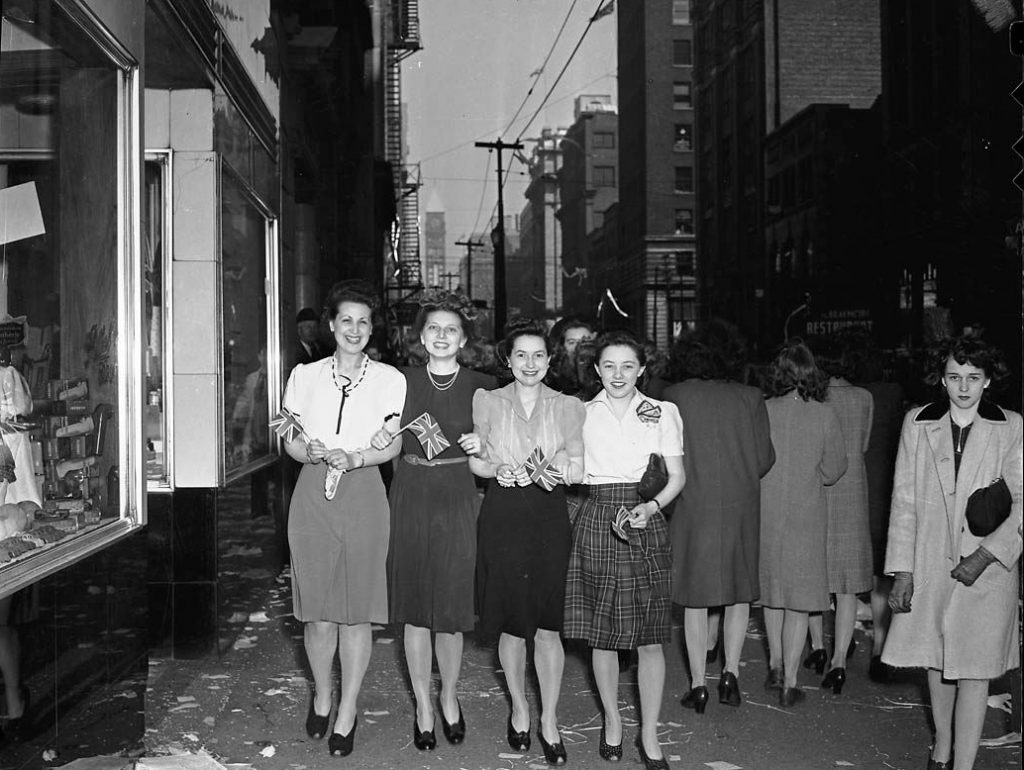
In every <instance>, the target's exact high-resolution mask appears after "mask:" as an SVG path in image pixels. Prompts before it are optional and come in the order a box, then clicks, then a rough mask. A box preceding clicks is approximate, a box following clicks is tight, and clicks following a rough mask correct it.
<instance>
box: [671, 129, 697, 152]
mask: <svg viewBox="0 0 1024 770" xmlns="http://www.w3.org/2000/svg"><path fill="white" fill-rule="evenodd" d="M672 149H673V150H674V151H675V152H689V151H690V150H692V149H693V126H692V125H691V124H690V123H676V128H675V138H674V141H673V143H672Z"/></svg>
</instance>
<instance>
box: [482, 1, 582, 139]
mask: <svg viewBox="0 0 1024 770" xmlns="http://www.w3.org/2000/svg"><path fill="white" fill-rule="evenodd" d="M577 2H578V0H572V4H571V5H570V6H569V10H568V11H566V13H565V18H564V19H562V26H561V27H559V28H558V34H556V35H555V40H554V42H552V43H551V47H550V48H549V49H548V54H547V56H545V57H544V62H543V63H542V64H541V65H540V69H538V70H537V71H536V72H535V73H534V78H533V82H532V83H531V84H530V88H529V90H528V91H527V92H526V96H524V97H523V101H522V102H521V103H520V105H519V109H517V110H516V114H515V115H513V116H512V120H510V121H509V122H508V125H507V126H505V130H504V131H502V132H501V134H500V135H499V136H505V135H506V134H508V131H509V129H510V128H512V124H513V123H515V122H516V118H518V117H519V113H520V112H522V111H523V107H525V106H526V103H527V102H528V101H529V100H530V97H531V96H533V89H534V88H536V87H537V82H538V81H539V80H540V76H541V75H543V74H544V70H545V69H546V68H547V66H548V61H550V59H551V54H553V53H554V52H555V46H557V45H558V41H559V40H560V39H561V38H562V32H563V31H564V30H565V25H566V24H568V23H569V17H570V16H572V12H573V9H574V8H575V7H576V3H577Z"/></svg>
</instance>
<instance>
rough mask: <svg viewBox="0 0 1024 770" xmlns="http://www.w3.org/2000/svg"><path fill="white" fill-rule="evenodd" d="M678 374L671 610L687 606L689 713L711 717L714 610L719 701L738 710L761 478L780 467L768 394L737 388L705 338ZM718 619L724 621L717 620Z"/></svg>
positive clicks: (684, 344)
mask: <svg viewBox="0 0 1024 770" xmlns="http://www.w3.org/2000/svg"><path fill="white" fill-rule="evenodd" d="M672 357H673V368H674V369H675V371H676V372H677V375H678V376H681V377H683V378H685V381H684V382H682V383H680V384H678V385H672V386H670V387H669V388H667V389H666V391H665V399H666V400H667V401H671V402H672V403H673V404H675V405H676V407H677V408H678V409H679V414H680V416H681V417H682V419H683V425H685V426H686V453H685V454H684V455H683V468H684V470H685V472H686V479H687V483H686V486H685V487H683V491H682V493H681V494H680V496H679V501H678V503H677V504H676V507H675V511H674V513H673V516H672V518H671V521H670V522H669V533H670V536H671V540H672V554H673V560H672V601H673V602H675V603H676V604H679V605H681V606H682V607H684V610H683V628H684V631H685V637H686V653H687V658H688V660H689V664H690V691H689V692H688V693H687V694H686V696H685V697H684V698H683V706H685V707H687V708H692V709H695V710H696V711H697V712H698V713H703V712H704V705H705V704H706V703H707V700H708V691H707V687H706V686H705V685H704V672H705V667H706V664H707V659H706V654H705V652H706V649H707V643H708V633H709V628H708V610H709V608H716V607H721V606H724V607H725V638H724V649H725V666H724V668H723V672H722V678H721V680H720V681H719V685H718V696H719V701H720V702H721V703H724V704H726V705H729V706H738V705H739V704H740V690H739V682H738V679H737V677H738V676H739V663H740V653H741V651H742V648H743V641H744V639H745V638H746V633H747V620H748V618H749V616H750V603H751V602H755V601H757V599H758V598H759V597H760V593H761V592H760V586H759V583H758V541H759V535H760V526H761V477H762V476H764V475H765V474H766V473H767V472H768V470H769V469H770V468H771V467H772V464H773V463H774V462H775V451H774V450H773V449H772V442H771V436H770V432H771V431H770V427H769V424H768V411H767V409H765V405H764V398H763V397H762V396H761V391H760V390H758V389H757V388H752V387H749V386H747V385H740V384H738V383H735V382H729V381H728V379H729V374H730V371H731V370H732V369H733V368H734V367H732V366H730V363H731V362H729V361H728V360H727V352H726V351H725V350H723V349H722V348H721V346H718V345H715V344H713V341H712V342H711V343H710V344H709V343H708V342H705V341H704V339H703V336H701V337H698V336H696V335H686V336H684V337H682V338H681V339H680V340H679V342H678V343H676V347H675V350H674V351H673V356H672ZM715 616H716V620H717V613H715Z"/></svg>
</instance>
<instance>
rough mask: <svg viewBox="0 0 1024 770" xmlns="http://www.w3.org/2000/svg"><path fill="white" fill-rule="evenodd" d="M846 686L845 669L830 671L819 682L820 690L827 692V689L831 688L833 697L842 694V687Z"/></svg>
mask: <svg viewBox="0 0 1024 770" xmlns="http://www.w3.org/2000/svg"><path fill="white" fill-rule="evenodd" d="M844 684H846V669H845V668H833V669H830V670H829V672H828V673H827V674H825V678H824V679H822V680H821V689H823V690H827V689H828V688H829V687H831V688H832V694H833V695H839V694H841V693H842V692H843V685H844Z"/></svg>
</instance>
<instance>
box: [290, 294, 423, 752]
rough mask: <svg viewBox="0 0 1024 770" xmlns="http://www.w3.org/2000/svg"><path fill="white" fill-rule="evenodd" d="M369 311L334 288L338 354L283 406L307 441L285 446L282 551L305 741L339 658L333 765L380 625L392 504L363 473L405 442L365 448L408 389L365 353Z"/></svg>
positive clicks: (306, 370)
mask: <svg viewBox="0 0 1024 770" xmlns="http://www.w3.org/2000/svg"><path fill="white" fill-rule="evenodd" d="M376 305H377V301H376V297H375V295H374V294H373V293H372V291H371V290H370V289H369V287H367V286H365V285H364V284H361V283H359V282H354V281H347V282H343V283H338V284H335V285H334V287H333V288H332V289H331V291H330V294H328V296H327V303H326V307H327V311H326V313H327V317H328V319H329V321H330V328H331V332H333V334H334V339H335V341H336V342H337V344H338V347H337V350H336V351H335V353H334V355H333V356H329V357H327V358H324V359H322V360H320V361H314V362H313V363H311V364H300V365H299V366H296V367H295V369H293V370H292V374H291V376H290V377H289V379H288V387H287V388H286V390H285V394H284V406H285V407H286V408H288V409H289V410H290V411H291V412H292V413H294V414H295V415H296V416H297V417H298V419H299V422H301V424H302V426H303V428H304V430H305V434H306V435H305V436H302V437H300V438H297V439H294V440H292V441H288V442H287V443H286V444H285V450H286V451H287V452H288V454H289V455H290V456H291V457H293V458H294V459H295V460H298V461H299V462H300V463H302V464H303V466H302V471H301V472H300V474H299V480H298V483H297V484H296V487H295V493H294V494H293V496H292V501H291V507H290V508H289V514H288V544H289V546H290V548H291V557H292V602H293V605H294V614H295V617H296V619H298V620H300V621H302V622H303V623H305V631H304V634H305V646H306V655H307V656H308V657H309V666H310V668H311V669H312V672H313V682H314V684H315V688H316V689H315V692H314V695H313V699H312V701H311V702H310V704H309V713H308V715H307V717H306V732H307V733H308V734H309V736H310V737H311V738H322V737H323V736H324V735H325V733H326V732H327V727H328V724H329V721H328V720H329V718H330V714H331V710H332V705H333V704H332V697H331V695H332V681H331V669H332V666H333V663H334V656H335V654H336V653H338V656H339V658H340V661H341V674H342V676H341V701H340V703H339V704H338V712H337V716H336V718H335V720H334V730H333V732H332V734H331V737H330V739H329V740H328V750H329V751H330V753H331V754H332V755H333V756H346V755H348V754H350V753H351V752H352V746H353V741H354V739H355V732H356V713H357V712H356V699H357V697H358V695H359V689H360V686H361V685H362V681H363V676H364V675H365V674H366V669H367V667H368V666H369V663H370V650H371V649H372V646H373V644H372V642H373V639H372V635H371V632H370V624H371V623H387V622H388V602H387V578H386V574H385V564H386V559H387V552H388V530H389V526H390V519H389V512H388V501H387V497H386V495H385V492H384V484H383V483H382V481H381V477H380V473H379V472H378V471H377V469H376V468H372V467H370V466H373V465H380V464H381V463H385V462H387V461H389V460H391V458H393V457H394V456H395V455H396V454H398V451H399V450H400V449H401V444H400V443H399V442H397V441H396V442H394V443H392V444H391V445H390V446H389V447H387V448H386V449H382V450H378V449H372V448H369V447H370V439H371V437H372V436H373V434H374V433H375V432H376V431H377V430H378V429H379V428H380V426H381V424H385V425H389V427H390V429H391V430H395V429H397V428H398V424H397V423H398V419H397V418H398V415H399V414H400V413H401V411H402V405H403V404H404V402H405V389H406V384H405V378H404V377H403V376H402V374H401V373H400V372H399V371H398V370H397V369H394V368H392V367H390V366H387V365H386V364H381V363H378V362H376V361H371V360H370V358H369V357H368V356H367V355H366V354H365V353H364V352H363V348H365V347H366V344H367V343H368V342H369V341H370V333H371V332H372V331H373V312H374V309H375V308H376ZM307 438H308V440H307Z"/></svg>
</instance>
